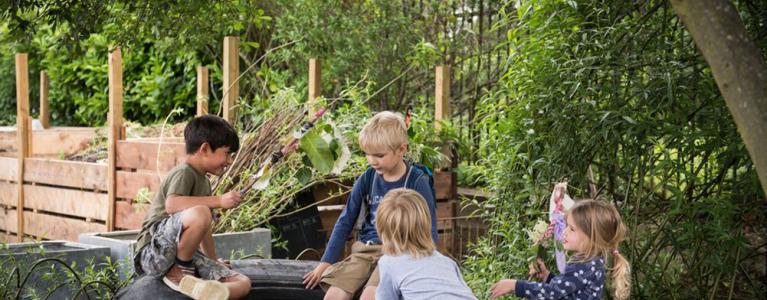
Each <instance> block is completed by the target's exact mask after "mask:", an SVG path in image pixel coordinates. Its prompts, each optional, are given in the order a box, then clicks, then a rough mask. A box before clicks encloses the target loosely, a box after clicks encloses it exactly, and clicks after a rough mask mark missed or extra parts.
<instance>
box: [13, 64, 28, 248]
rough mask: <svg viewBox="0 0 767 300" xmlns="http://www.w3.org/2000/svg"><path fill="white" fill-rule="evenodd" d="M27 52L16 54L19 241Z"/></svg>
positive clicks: (20, 231) (21, 231)
mask: <svg viewBox="0 0 767 300" xmlns="http://www.w3.org/2000/svg"><path fill="white" fill-rule="evenodd" d="M27 63H28V59H27V54H26V53H17V54H16V141H17V143H18V153H17V160H18V172H17V173H16V174H17V176H18V178H17V180H16V183H17V185H18V190H17V193H18V199H17V202H16V213H17V222H18V225H17V226H18V228H17V230H16V237H17V240H18V242H19V243H21V242H23V241H24V159H26V158H27V157H29V153H30V152H31V151H30V149H29V143H30V141H29V140H30V139H29V134H30V129H31V128H30V125H29V67H28V64H27Z"/></svg>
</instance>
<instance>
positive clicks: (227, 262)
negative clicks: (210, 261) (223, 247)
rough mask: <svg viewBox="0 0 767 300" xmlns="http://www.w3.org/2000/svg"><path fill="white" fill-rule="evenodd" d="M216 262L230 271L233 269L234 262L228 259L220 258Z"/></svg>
mask: <svg viewBox="0 0 767 300" xmlns="http://www.w3.org/2000/svg"><path fill="white" fill-rule="evenodd" d="M216 262H218V263H219V264H220V265H222V266H224V267H227V268H229V269H231V268H232V261H230V260H228V259H223V258H219V259H217V260H216Z"/></svg>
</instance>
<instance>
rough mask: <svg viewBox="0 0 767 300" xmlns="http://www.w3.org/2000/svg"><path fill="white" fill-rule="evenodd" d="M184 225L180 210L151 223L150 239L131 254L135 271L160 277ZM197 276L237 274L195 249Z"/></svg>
mask: <svg viewBox="0 0 767 300" xmlns="http://www.w3.org/2000/svg"><path fill="white" fill-rule="evenodd" d="M183 228H184V225H183V224H182V223H181V214H180V213H177V214H173V215H171V216H170V217H168V218H167V219H165V220H162V221H160V222H159V223H157V224H155V225H154V226H153V227H152V228H151V229H150V234H151V235H152V240H151V242H150V243H149V244H147V245H146V246H144V248H142V249H140V250H139V252H138V254H137V255H136V256H135V257H134V259H133V262H134V265H135V269H136V273H138V274H139V275H142V274H146V275H147V276H152V277H162V276H164V275H165V273H166V272H168V270H169V269H170V267H172V266H173V264H174V263H175V262H176V260H175V259H176V249H177V248H178V242H179V240H180V239H181V232H182V229H183ZM192 262H193V263H194V266H195V267H196V268H197V273H199V275H200V278H202V279H208V280H219V279H221V278H223V277H230V276H234V275H237V274H238V273H237V272H234V271H232V270H231V269H229V268H227V267H225V266H223V265H221V264H219V263H218V262H217V261H215V260H213V259H210V258H208V257H207V256H205V254H203V253H202V252H200V251H199V250H197V251H196V252H195V253H194V257H193V258H192Z"/></svg>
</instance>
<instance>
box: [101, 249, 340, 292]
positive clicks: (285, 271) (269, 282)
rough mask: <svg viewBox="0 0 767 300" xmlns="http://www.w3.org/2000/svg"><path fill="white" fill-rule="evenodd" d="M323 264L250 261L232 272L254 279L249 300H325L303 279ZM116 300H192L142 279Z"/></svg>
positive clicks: (234, 263) (157, 281)
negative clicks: (304, 283) (306, 287)
mask: <svg viewBox="0 0 767 300" xmlns="http://www.w3.org/2000/svg"><path fill="white" fill-rule="evenodd" d="M318 263H319V262H316V261H301V260H298V261H296V260H287V259H247V260H235V261H232V269H233V270H235V271H237V272H238V273H240V274H243V275H245V276H247V277H248V278H250V280H251V289H250V294H248V298H247V299H252V300H289V299H297V300H298V299H300V300H313V299H322V298H323V297H324V295H325V293H324V292H323V291H322V290H321V289H319V288H316V289H312V290H307V289H305V288H304V286H303V276H304V274H306V273H307V272H309V271H311V270H313V269H314V268H315V267H316V266H317V264H318ZM115 299H171V300H182V299H184V300H185V299H189V298H188V297H186V296H184V295H182V294H180V293H177V292H176V291H174V290H172V289H170V288H169V287H168V286H166V285H165V283H163V282H162V279H161V278H160V279H153V278H149V277H145V276H142V277H139V278H138V279H136V280H135V281H133V282H132V283H130V284H129V285H128V286H126V287H125V288H123V289H122V290H120V291H119V292H118V293H117V295H115Z"/></svg>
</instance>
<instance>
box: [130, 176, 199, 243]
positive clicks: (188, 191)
mask: <svg viewBox="0 0 767 300" xmlns="http://www.w3.org/2000/svg"><path fill="white" fill-rule="evenodd" d="M170 195H179V196H195V197H197V196H202V197H205V196H210V195H211V190H210V181H208V178H207V177H205V174H200V173H198V172H197V171H196V170H195V169H194V168H193V167H192V166H191V165H189V164H188V163H183V164H180V165H178V166H176V167H175V168H173V169H172V170H170V172H168V175H167V176H165V179H163V181H162V183H160V188H159V190H158V191H157V193H156V194H155V196H154V199H153V200H152V204H151V205H150V207H149V210H148V211H147V213H146V215H145V216H144V221H143V222H142V223H141V232H140V233H139V235H138V242H137V243H136V250H139V249H141V248H142V247H144V245H146V244H148V243H149V241H150V240H151V238H152V233H151V232H150V231H149V229H150V228H151V227H152V226H154V224H157V223H158V222H160V221H161V220H162V219H165V218H167V217H168V213H166V212H165V200H166V199H168V196H170Z"/></svg>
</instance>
